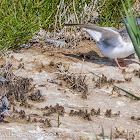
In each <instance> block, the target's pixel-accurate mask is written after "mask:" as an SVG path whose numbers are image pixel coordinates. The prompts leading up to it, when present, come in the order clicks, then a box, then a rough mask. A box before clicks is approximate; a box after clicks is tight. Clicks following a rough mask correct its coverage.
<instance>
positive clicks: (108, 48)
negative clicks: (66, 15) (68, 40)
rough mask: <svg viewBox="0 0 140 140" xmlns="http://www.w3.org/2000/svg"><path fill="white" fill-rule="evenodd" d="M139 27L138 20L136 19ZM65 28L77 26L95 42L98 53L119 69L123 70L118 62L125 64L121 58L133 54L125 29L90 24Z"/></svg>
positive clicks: (71, 24)
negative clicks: (111, 61)
mask: <svg viewBox="0 0 140 140" xmlns="http://www.w3.org/2000/svg"><path fill="white" fill-rule="evenodd" d="M138 24H139V25H140V19H138ZM65 26H79V27H82V28H83V30H84V31H85V32H86V33H87V34H89V36H90V37H91V38H92V39H93V40H94V41H95V42H96V44H97V46H98V48H99V50H100V52H101V53H102V54H103V55H104V56H105V57H108V58H110V59H114V60H115V61H116V63H117V65H118V67H119V68H120V69H123V68H122V67H121V66H120V65H119V63H118V60H117V59H119V60H120V61H122V63H123V64H124V66H127V64H126V62H125V61H124V60H122V58H126V57H127V56H129V55H131V54H133V53H135V50H134V46H133V44H132V42H131V40H130V38H129V35H128V33H127V29H126V28H125V27H122V28H121V29H119V30H117V29H116V28H114V27H101V26H97V25H92V24H75V23H70V24H65Z"/></svg>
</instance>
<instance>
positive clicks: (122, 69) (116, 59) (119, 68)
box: [115, 59, 125, 70]
mask: <svg viewBox="0 0 140 140" xmlns="http://www.w3.org/2000/svg"><path fill="white" fill-rule="evenodd" d="M115 62H116V64H117V65H118V67H119V69H121V70H124V69H125V68H122V67H121V66H120V65H119V63H118V60H117V59H115Z"/></svg>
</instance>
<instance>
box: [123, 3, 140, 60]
mask: <svg viewBox="0 0 140 140" xmlns="http://www.w3.org/2000/svg"><path fill="white" fill-rule="evenodd" d="M121 1H122V4H123V8H124V11H125V14H126V17H127V21H126V20H125V19H124V16H123V15H122V17H123V19H124V23H125V26H126V29H127V32H128V34H129V36H130V39H131V41H132V43H133V46H134V49H135V52H136V54H137V55H138V58H139V60H140V26H139V25H138V21H137V19H136V20H135V18H134V16H133V12H132V9H131V5H130V2H129V0H127V3H128V8H129V13H128V11H127V10H126V6H125V4H124V1H123V0H121Z"/></svg>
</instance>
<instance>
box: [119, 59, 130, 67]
mask: <svg viewBox="0 0 140 140" xmlns="http://www.w3.org/2000/svg"><path fill="white" fill-rule="evenodd" d="M119 60H120V61H121V62H122V63H123V65H124V66H125V67H127V66H128V65H127V64H126V62H125V61H124V60H122V59H121V58H119Z"/></svg>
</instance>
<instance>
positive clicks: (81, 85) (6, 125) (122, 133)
mask: <svg viewBox="0 0 140 140" xmlns="http://www.w3.org/2000/svg"><path fill="white" fill-rule="evenodd" d="M9 63H10V64H12V67H11V71H12V72H13V74H14V75H15V76H20V77H23V78H28V79H30V78H31V79H32V80H31V85H32V86H33V87H34V90H38V91H39V93H40V94H41V95H42V96H41V98H42V99H40V98H38V99H36V100H30V99H29V98H28V99H27V103H28V105H29V106H26V105H22V106H21V105H19V102H17V101H15V102H14V104H12V103H11V105H10V109H11V110H10V111H9V112H10V113H11V115H12V118H10V117H9V116H7V115H5V118H4V121H2V122H1V123H0V139H4V140H7V139H11V140H12V139H13V140H15V139H22V140H24V139H25V140H27V139H29V140H30V139H31V140H32V139H34V140H74V139H75V140H90V139H95V135H94V133H96V134H97V135H98V138H99V139H101V138H102V136H101V132H102V130H101V128H102V126H103V128H104V131H105V136H106V137H108V138H109V135H110V132H111V128H112V131H113V132H112V133H113V139H129V140H130V139H134V140H139V139H140V108H139V107H140V102H139V101H137V100H135V99H133V98H132V97H130V96H128V95H126V94H125V93H124V92H122V91H120V90H118V89H116V88H113V87H112V86H111V85H109V84H107V83H106V82H104V81H102V80H101V79H99V78H98V77H96V76H95V75H93V74H92V73H91V72H93V73H95V74H97V75H99V76H101V77H104V78H105V79H106V80H108V81H112V82H113V83H114V84H115V85H117V86H119V87H121V88H123V89H125V90H127V91H129V92H131V93H133V94H134V95H136V96H138V97H140V64H139V62H138V60H137V59H136V58H129V59H126V63H127V64H128V67H124V70H120V69H118V67H117V66H116V64H115V62H114V60H110V59H108V58H105V57H103V56H102V55H101V54H100V52H99V50H98V48H97V46H96V44H95V43H94V42H93V41H90V40H84V41H81V42H80V43H79V44H78V46H77V47H76V48H75V49H71V48H68V49H66V48H53V47H52V48H51V47H48V46H40V44H34V45H33V46H31V48H29V49H21V50H17V51H15V52H12V53H9V54H8V55H7V56H4V57H2V58H1V59H0V65H1V67H2V66H3V65H5V64H6V65H8V64H9ZM121 65H122V64H121ZM21 86H22V85H21ZM29 93H30V92H29ZM37 93H38V92H36V93H35V94H37ZM22 94H23V93H22ZM23 110H24V111H23ZM58 114H60V115H59V119H58ZM58 120H59V121H58ZM59 123H61V124H60V126H59V127H58V124H59Z"/></svg>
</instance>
